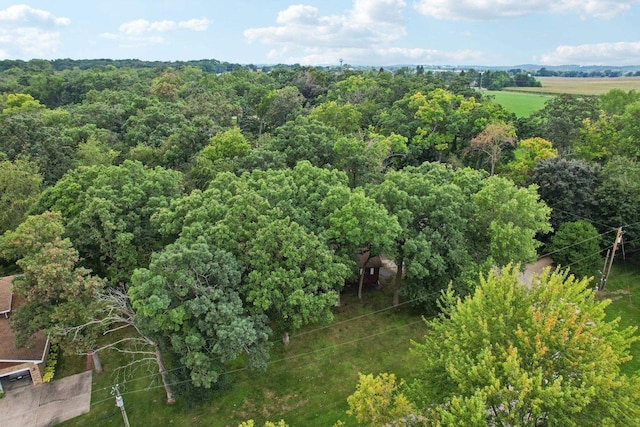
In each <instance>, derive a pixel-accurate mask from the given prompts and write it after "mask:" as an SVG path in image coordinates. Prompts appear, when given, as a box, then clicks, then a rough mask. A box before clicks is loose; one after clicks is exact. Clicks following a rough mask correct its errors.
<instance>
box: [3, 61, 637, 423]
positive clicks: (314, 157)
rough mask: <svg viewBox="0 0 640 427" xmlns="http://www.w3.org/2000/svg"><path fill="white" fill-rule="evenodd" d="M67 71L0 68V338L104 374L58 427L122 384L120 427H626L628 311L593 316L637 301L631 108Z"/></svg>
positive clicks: (632, 338)
mask: <svg viewBox="0 0 640 427" xmlns="http://www.w3.org/2000/svg"><path fill="white" fill-rule="evenodd" d="M85 65H86V66H83V67H71V66H69V67H67V66H64V64H60V63H59V62H49V61H36V60H34V61H27V62H3V61H0V112H1V113H0V189H1V190H2V196H1V197H2V202H3V212H2V213H1V214H0V226H1V227H2V229H1V230H0V231H1V232H2V237H1V238H0V257H1V258H2V265H1V266H2V269H3V270H4V272H5V273H6V274H4V275H5V276H9V275H10V274H16V276H15V278H14V279H13V280H12V283H13V285H12V286H13V288H12V289H13V290H12V292H13V293H14V294H15V295H17V296H19V298H20V299H21V301H22V304H21V306H20V307H19V308H18V309H16V310H15V311H12V312H11V314H10V315H8V316H7V319H3V322H4V321H6V322H5V323H7V324H10V325H11V328H12V329H11V330H12V332H13V333H14V334H15V336H16V342H15V344H16V345H17V346H20V345H24V344H25V343H28V342H29V340H30V339H32V337H34V336H40V335H38V334H45V335H46V336H48V337H49V339H50V340H51V342H53V343H56V344H57V345H59V346H60V348H61V349H62V350H63V353H64V354H63V355H61V356H60V360H61V363H60V364H59V368H58V369H59V371H58V372H60V373H61V374H62V375H64V374H71V373H76V372H77V371H81V370H82V369H84V367H85V363H87V362H86V361H87V360H91V358H90V357H89V356H91V355H93V356H95V357H96V359H97V360H96V362H99V361H100V360H101V361H102V363H104V373H96V375H94V394H93V397H92V399H93V400H92V402H93V404H94V406H95V407H94V408H92V411H91V412H90V413H89V414H87V415H84V416H82V417H80V418H77V419H76V420H71V421H68V422H67V423H66V424H65V425H96V423H99V422H100V420H101V419H103V418H102V417H106V416H107V415H108V414H109V413H111V412H112V411H113V408H112V406H113V400H112V399H113V398H112V397H111V396H110V395H109V392H110V390H111V387H112V386H113V385H114V384H115V383H119V384H123V382H124V383H125V384H129V385H127V386H125V387H123V388H122V390H119V392H122V396H124V398H125V399H126V400H127V402H129V401H131V402H135V407H136V408H135V409H133V408H132V409H131V410H130V414H129V415H130V418H131V420H132V424H134V423H142V422H147V423H156V424H159V425H160V424H168V423H169V422H171V423H172V424H174V425H221V426H223V425H224V426H226V425H241V423H243V422H245V421H246V422H247V423H245V424H243V425H252V424H251V423H250V422H249V420H254V421H255V422H257V424H256V425H262V424H264V423H265V422H267V421H273V422H277V421H278V420H280V419H283V420H284V421H283V422H282V423H281V424H280V425H285V424H286V423H288V424H289V425H318V426H321V425H322V426H324V425H333V424H334V423H337V422H339V421H341V422H343V423H345V424H336V425H356V423H360V424H363V425H380V423H381V422H387V423H394V422H398V423H400V425H434V424H437V423H442V424H449V425H487V424H488V425H493V424H501V423H502V424H509V425H543V424H544V425H546V424H554V425H555V424H558V425H590V423H592V422H594V420H603V422H605V421H606V422H608V423H610V424H611V425H633V424H636V423H638V422H640V374H639V373H638V371H637V369H633V368H628V367H629V366H635V367H636V368H637V365H633V363H636V361H637V358H638V357H640V349H639V348H638V344H637V336H638V335H637V334H636V330H635V328H633V327H627V326H626V325H629V323H626V321H625V320H624V319H621V320H617V319H616V318H615V317H612V316H614V315H619V316H629V313H637V306H636V305H633V304H630V307H631V308H628V309H627V308H625V309H623V310H622V314H620V311H611V312H612V313H614V314H611V315H609V314H608V313H609V311H608V310H611V309H610V308H607V305H608V304H609V301H610V300H611V299H612V298H615V294H612V293H610V292H612V291H610V290H609V289H607V288H605V289H604V290H602V289H600V290H598V289H596V286H597V285H598V284H600V283H602V282H601V280H600V278H601V275H603V274H607V275H610V276H611V280H612V282H613V283H614V287H615V286H621V285H620V283H619V282H616V280H617V279H616V278H615V275H616V274H619V273H620V271H621V268H620V265H624V266H626V268H627V269H628V271H630V272H631V273H629V274H628V275H625V276H624V277H625V278H626V279H625V281H626V282H625V283H626V285H627V293H626V294H624V296H622V299H624V298H628V299H629V301H630V302H631V301H633V300H632V298H637V294H638V292H640V274H636V273H634V272H637V271H638V270H637V262H638V261H639V260H640V258H639V257H638V255H639V250H640V163H639V162H640V127H639V126H638V123H640V121H639V119H640V92H637V91H635V90H628V89H619V88H611V90H609V91H607V92H606V93H604V94H599V95H592V94H588V95H587V94H580V95H573V94H568V93H564V94H560V95H556V96H550V97H548V98H547V99H545V101H544V104H541V106H540V107H541V108H539V109H537V110H535V111H530V112H529V113H527V114H515V113H514V112H512V111H510V110H509V109H507V108H505V107H504V106H502V105H501V104H500V103H499V99H500V98H499V97H496V98H494V97H492V96H491V93H492V91H488V90H484V89H486V88H488V87H489V85H493V86H497V88H498V89H500V88H501V87H502V83H500V82H503V80H504V82H506V81H507V80H509V79H511V80H513V81H516V80H518V81H519V82H520V83H521V84H522V85H525V84H526V85H535V84H536V80H535V79H533V77H531V76H528V75H526V74H524V77H527V78H526V79H525V78H524V77H523V73H522V71H521V70H520V71H517V72H514V73H512V74H509V73H508V72H491V73H489V72H485V73H484V74H483V73H478V72H477V71H476V70H465V71H464V72H457V71H444V72H440V73H434V72H432V71H425V70H424V69H420V68H418V69H415V70H413V69H403V70H401V71H396V72H389V71H385V70H384V69H378V68H376V69H365V70H355V69H349V68H343V67H340V68H337V67H325V68H322V67H305V66H288V67H281V68H278V67H274V68H272V69H271V68H270V69H265V70H259V69H257V68H251V67H242V66H231V65H230V64H229V66H228V67H227V66H225V67H222V65H221V64H219V65H220V66H221V67H222V68H220V67H216V68H211V67H208V66H205V65H206V64H204V63H198V62H193V63H158V64H155V65H149V64H144V66H141V64H138V63H136V62H119V63H117V64H103V63H100V62H96V63H87V64H85ZM116 65H117V66H116ZM480 78H482V79H483V82H482V84H481V83H480ZM523 79H524V80H523ZM531 79H533V80H531ZM505 84H506V83H505ZM485 85H486V86H485ZM481 86H482V87H481ZM543 87H544V82H543ZM567 92H570V91H569V90H568V91H567ZM619 229H621V230H622V231H621V232H620V238H619V239H618V241H617V240H616V233H617V231H618V230H619ZM541 256H550V257H551V259H553V260H554V261H555V264H554V268H555V267H556V266H557V267H559V269H558V271H545V272H543V273H541V274H540V275H538V276H537V277H538V279H535V280H534V281H533V282H532V283H521V282H520V281H519V279H518V277H519V276H518V273H519V272H520V271H522V270H525V268H526V267H527V265H528V264H530V263H533V262H535V261H536V260H537V259H538V258H539V257H541ZM605 258H606V260H607V261H605ZM605 262H606V263H605ZM607 263H608V264H607ZM603 265H605V266H607V269H606V270H603ZM609 270H612V271H613V272H612V273H611V272H610V271H609ZM616 289H619V288H616ZM620 289H622V291H624V286H622V288H620ZM611 304H613V305H612V307H614V308H615V307H617V306H616V305H615V304H616V300H615V299H613V302H612V303H611ZM616 310H618V309H617V308H616ZM631 315H632V316H633V315H634V314H631ZM635 315H636V316H637V314H635ZM423 318H424V319H432V320H429V321H427V322H425V321H423ZM619 324H621V325H625V327H624V328H622V327H620V326H619ZM43 336H44V335H43ZM1 339H2V337H0V342H2V341H1ZM411 342H413V344H412V343H411ZM410 348H412V350H411V351H409V349H410ZM87 355H89V356H87ZM96 369H101V368H100V365H96ZM56 375H58V374H56ZM160 393H162V394H160ZM129 399H130V400H129ZM605 401H606V402H608V403H605ZM372 402H373V403H372ZM127 405H129V403H127ZM371 405H373V406H371ZM132 406H134V405H132ZM365 408H375V410H373V409H371V410H370V411H369V410H368V409H366V410H365ZM381 420H382V421H381ZM285 421H286V423H285ZM252 422H253V421H252ZM412 423H413V424H412Z"/></svg>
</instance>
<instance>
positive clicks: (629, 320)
mask: <svg viewBox="0 0 640 427" xmlns="http://www.w3.org/2000/svg"><path fill="white" fill-rule="evenodd" d="M599 294H600V295H599V296H601V297H606V298H609V299H611V304H610V305H609V307H607V316H609V318H611V319H615V318H616V317H620V326H621V327H627V326H638V325H640V266H638V265H636V264H632V263H629V262H627V263H625V262H624V261H618V260H616V263H615V264H614V266H613V270H612V271H611V275H610V276H609V281H608V282H607V286H606V287H605V289H604V290H603V291H601V292H599ZM636 335H640V331H636ZM631 353H632V355H633V360H631V361H630V362H627V363H626V364H625V365H624V366H623V371H624V372H625V373H627V374H631V373H633V372H637V371H638V370H639V369H640V341H636V342H635V343H634V344H633V346H632V347H631Z"/></svg>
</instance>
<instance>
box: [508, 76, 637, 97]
mask: <svg viewBox="0 0 640 427" xmlns="http://www.w3.org/2000/svg"><path fill="white" fill-rule="evenodd" d="M536 80H538V81H539V82H540V83H542V87H519V88H505V89H504V90H508V91H517V92H527V93H540V94H561V93H566V94H571V95H602V94H604V93H607V92H609V91H610V90H611V89H621V90H623V91H625V92H628V91H630V90H636V91H640V77H536Z"/></svg>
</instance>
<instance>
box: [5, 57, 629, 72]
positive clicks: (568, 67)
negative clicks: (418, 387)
mask: <svg viewBox="0 0 640 427" xmlns="http://www.w3.org/2000/svg"><path fill="white" fill-rule="evenodd" d="M65 60H69V61H78V62H82V61H139V62H150V63H153V62H160V63H188V62H199V61H216V62H219V63H222V64H230V65H240V66H244V67H247V66H255V67H276V66H278V65H283V66H289V67H292V66H300V67H323V68H331V67H336V68H338V67H340V66H342V67H345V66H347V67H354V68H390V69H395V68H409V67H411V68H413V67H418V66H422V67H427V68H429V69H432V68H436V69H450V70H456V69H476V70H480V69H498V70H503V69H504V70H509V69H525V70H534V69H535V70H539V69H543V68H545V69H549V70H556V71H569V70H573V69H602V70H603V71H604V70H608V69H610V70H612V71H613V70H620V69H623V70H629V69H632V70H638V71H640V63H639V64H630V65H608V64H585V65H581V64H560V65H545V64H533V63H527V64H511V65H478V64H457V65H456V64H421V63H398V64H386V65H382V64H349V63H348V62H347V61H344V62H343V64H342V65H341V64H340V63H336V64H313V65H308V64H299V63H282V62H280V63H258V62H244V63H243V62H232V61H227V60H224V59H220V58H192V59H179V60H162V59H141V58H134V57H130V58H108V57H96V58H71V57H58V58H50V59H45V58H35V57H34V58H30V59H19V58H18V59H12V58H5V59H0V62H3V61H22V62H29V61H48V62H54V61H65Z"/></svg>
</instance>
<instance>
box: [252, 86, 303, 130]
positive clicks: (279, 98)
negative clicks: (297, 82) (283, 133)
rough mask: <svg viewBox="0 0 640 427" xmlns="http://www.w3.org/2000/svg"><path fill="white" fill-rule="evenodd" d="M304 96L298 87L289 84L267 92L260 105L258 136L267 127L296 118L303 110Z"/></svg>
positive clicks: (280, 124)
mask: <svg viewBox="0 0 640 427" xmlns="http://www.w3.org/2000/svg"><path fill="white" fill-rule="evenodd" d="M303 102H304V97H303V96H302V94H301V93H300V91H299V90H298V88H297V87H294V86H287V87H284V88H282V89H275V90H272V91H269V92H267V93H266V94H265V95H264V96H263V97H262V99H261V101H260V104H259V105H258V109H257V113H258V118H259V119H260V128H259V130H258V136H260V135H261V134H262V132H263V131H264V130H265V129H271V128H274V129H275V128H277V127H279V126H282V125H283V124H284V123H286V122H287V121H289V120H293V119H295V117H296V115H297V114H298V112H299V111H300V110H302V104H303Z"/></svg>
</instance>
